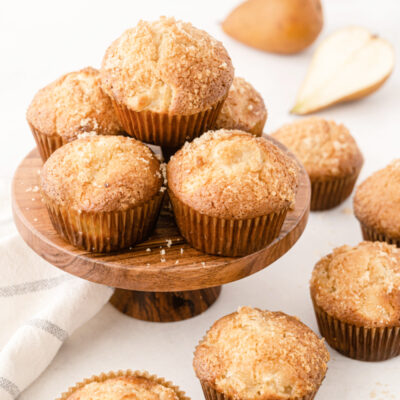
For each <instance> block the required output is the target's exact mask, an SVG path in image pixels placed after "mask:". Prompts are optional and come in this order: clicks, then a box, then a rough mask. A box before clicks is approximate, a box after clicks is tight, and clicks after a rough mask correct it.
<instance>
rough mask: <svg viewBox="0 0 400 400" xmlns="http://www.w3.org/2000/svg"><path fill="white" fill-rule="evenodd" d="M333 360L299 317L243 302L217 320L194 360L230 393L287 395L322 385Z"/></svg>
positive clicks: (252, 398)
mask: <svg viewBox="0 0 400 400" xmlns="http://www.w3.org/2000/svg"><path fill="white" fill-rule="evenodd" d="M328 360H329V353H328V351H327V349H326V347H325V345H324V343H323V340H321V339H319V338H318V337H317V335H316V334H315V333H314V332H313V331H312V330H311V329H310V328H308V327H307V326H306V325H304V324H303V323H302V322H300V321H299V320H298V319H297V318H295V317H291V316H289V315H286V314H284V313H281V312H270V311H261V310H259V309H257V308H250V307H241V308H239V309H238V311H237V312H235V313H233V314H230V315H227V316H225V317H223V318H221V319H220V320H218V321H217V322H215V323H214V325H213V326H212V327H211V329H210V330H209V331H208V332H207V334H206V336H205V337H204V338H203V340H202V341H201V342H200V344H199V345H198V346H197V348H196V351H195V355H194V361H193V366H194V369H195V372H196V375H197V376H198V378H199V379H201V380H204V381H206V382H207V383H208V384H209V385H210V386H212V387H213V388H215V389H216V390H217V391H219V392H222V393H224V394H225V395H226V396H228V397H229V398H233V399H241V400H283V399H294V398H301V397H303V396H306V395H308V394H310V393H312V392H313V391H315V390H316V389H318V387H319V385H320V384H321V382H322V380H323V378H324V376H325V373H326V369H327V365H326V363H327V362H328Z"/></svg>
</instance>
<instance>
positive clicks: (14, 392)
mask: <svg viewBox="0 0 400 400" xmlns="http://www.w3.org/2000/svg"><path fill="white" fill-rule="evenodd" d="M0 388H1V389H4V390H5V391H6V392H7V393H10V394H11V396H12V397H13V398H14V399H16V398H17V397H18V396H19V394H20V390H19V388H18V386H17V385H16V384H15V383H13V382H11V381H10V380H8V379H6V378H3V377H2V376H0Z"/></svg>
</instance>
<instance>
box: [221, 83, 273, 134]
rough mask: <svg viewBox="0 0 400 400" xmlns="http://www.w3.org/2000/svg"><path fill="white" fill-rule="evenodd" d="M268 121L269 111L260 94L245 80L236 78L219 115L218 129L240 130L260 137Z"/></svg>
mask: <svg viewBox="0 0 400 400" xmlns="http://www.w3.org/2000/svg"><path fill="white" fill-rule="evenodd" d="M266 119H267V109H266V108H265V104H264V100H263V98H262V97H261V95H260V93H258V92H257V91H256V90H255V89H254V87H253V86H252V85H251V84H250V83H248V82H246V81H245V80H244V79H243V78H239V77H235V78H234V79H233V83H232V86H231V87H230V89H229V92H228V97H227V98H226V100H225V102H224V104H223V106H222V109H221V112H220V114H219V115H218V118H217V121H216V129H223V128H224V129H240V130H243V131H246V132H251V133H253V134H258V135H259V136H260V135H261V133H262V129H263V128H264V124H265V121H266ZM253 130H257V132H253Z"/></svg>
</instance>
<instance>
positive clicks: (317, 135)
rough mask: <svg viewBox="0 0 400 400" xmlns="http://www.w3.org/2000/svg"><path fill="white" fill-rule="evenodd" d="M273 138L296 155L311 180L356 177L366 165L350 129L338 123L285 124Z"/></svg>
mask: <svg viewBox="0 0 400 400" xmlns="http://www.w3.org/2000/svg"><path fill="white" fill-rule="evenodd" d="M272 136H273V137H274V138H275V139H277V140H279V141H280V142H282V143H283V144H284V145H285V146H287V147H288V148H289V149H290V150H292V151H293V153H295V154H296V156H297V157H298V158H299V160H300V161H301V162H302V163H303V164H304V167H305V168H306V170H307V173H308V175H309V176H310V178H311V179H321V180H323V179H329V178H331V177H342V176H346V175H352V174H354V173H356V172H357V171H358V170H359V169H360V168H361V166H362V164H363V156H362V154H361V152H360V150H359V148H358V146H357V143H356V141H355V140H354V138H353V137H352V136H351V134H350V132H349V131H348V129H347V128H346V127H345V126H344V125H342V124H336V123H335V122H334V121H327V120H325V119H323V118H319V117H311V118H305V119H300V120H298V121H295V122H292V123H290V124H286V125H283V126H282V127H281V128H280V129H278V130H277V131H276V132H274V133H273V134H272Z"/></svg>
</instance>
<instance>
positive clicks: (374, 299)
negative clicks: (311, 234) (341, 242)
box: [311, 242, 400, 327]
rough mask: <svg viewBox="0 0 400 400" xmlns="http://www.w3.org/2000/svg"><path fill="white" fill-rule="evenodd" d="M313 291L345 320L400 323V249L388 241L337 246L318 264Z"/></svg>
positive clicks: (370, 324)
mask: <svg viewBox="0 0 400 400" xmlns="http://www.w3.org/2000/svg"><path fill="white" fill-rule="evenodd" d="M311 294H312V297H313V299H314V301H315V302H316V304H317V305H318V306H319V307H321V308H322V309H323V310H324V311H325V312H327V313H328V314H330V315H332V316H333V317H335V318H337V319H340V320H342V321H344V322H347V323H350V324H356V325H361V326H368V327H378V326H387V325H395V326H400V249H398V248H396V247H395V246H393V245H389V244H387V243H385V242H361V243H360V244H359V245H357V246H341V247H338V248H336V249H334V250H333V252H332V253H331V254H329V255H327V256H326V257H324V258H322V259H321V260H320V261H319V262H318V263H317V264H316V266H315V268H314V271H313V274H312V279H311Z"/></svg>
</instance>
